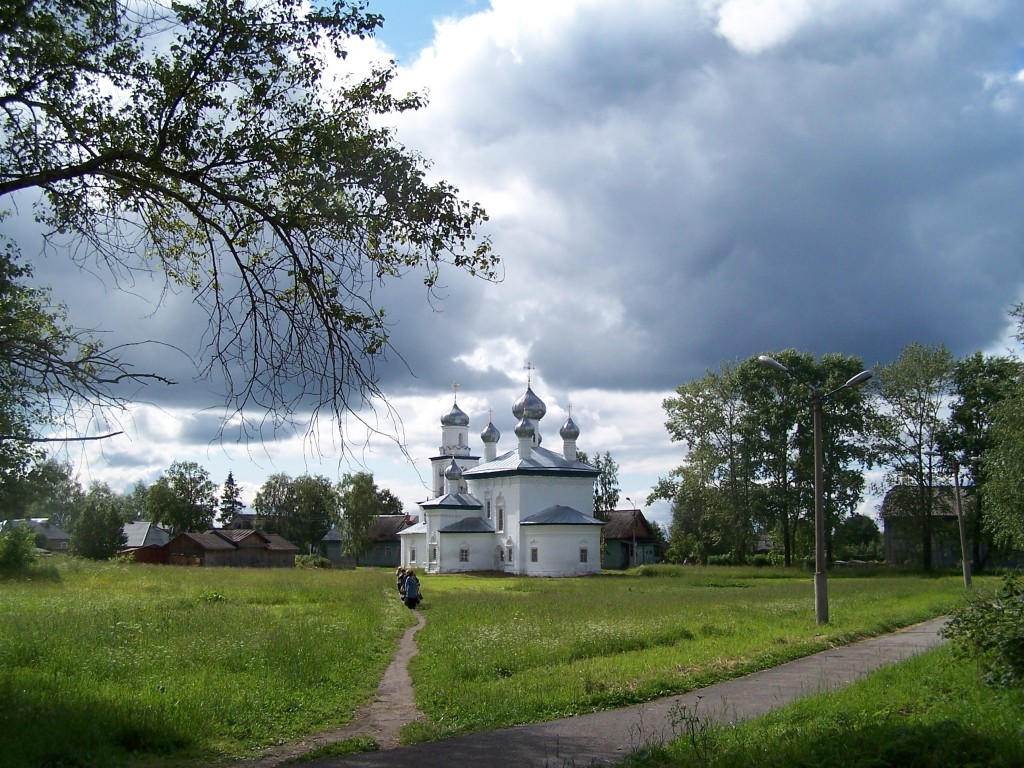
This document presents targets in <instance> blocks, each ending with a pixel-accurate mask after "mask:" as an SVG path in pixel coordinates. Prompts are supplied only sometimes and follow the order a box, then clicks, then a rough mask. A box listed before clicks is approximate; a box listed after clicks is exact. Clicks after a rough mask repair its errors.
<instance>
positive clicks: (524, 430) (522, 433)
mask: <svg viewBox="0 0 1024 768" xmlns="http://www.w3.org/2000/svg"><path fill="white" fill-rule="evenodd" d="M535 432H536V430H535V429H534V426H533V422H532V421H530V419H529V418H528V417H526V416H524V417H523V418H521V419H520V420H519V422H518V423H517V424H516V437H519V438H523V437H531V438H532V437H533V435H534V433H535Z"/></svg>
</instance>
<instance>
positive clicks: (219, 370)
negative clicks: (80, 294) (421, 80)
mask: <svg viewBox="0 0 1024 768" xmlns="http://www.w3.org/2000/svg"><path fill="white" fill-rule="evenodd" d="M381 22H382V19H381V17H380V16H379V15H376V14H372V13H368V12H366V10H365V3H362V2H355V1H353V2H348V1H347V0H335V1H334V2H330V3H315V4H313V5H312V6H311V5H310V4H309V3H307V2H305V0H267V2H249V1H248V0H198V1H197V2H188V3H178V2H175V3H148V4H147V3H143V4H138V3H132V2H129V0H108V1H107V2H94V1H93V0H35V1H34V2H19V3H14V4H8V5H7V6H6V7H5V9H4V10H3V11H0V39H2V41H3V55H2V56H0V203H5V204H4V205H2V206H0V208H2V209H4V210H7V211H10V210H13V209H14V208H13V205H12V203H13V202H15V196H17V198H16V202H17V203H18V209H19V210H26V209H31V210H32V211H33V213H34V217H35V219H36V221H37V222H39V225H40V228H41V229H42V230H43V231H45V232H49V233H51V237H50V238H49V240H48V242H49V243H50V245H51V246H53V248H54V250H55V252H57V253H61V254H68V258H69V259H73V258H77V257H81V259H82V260H83V262H86V263H82V264H81V266H83V267H86V268H90V269H91V268H95V267H98V268H99V269H100V270H104V269H105V270H107V271H108V273H109V274H111V275H112V276H113V277H114V278H115V279H117V280H121V279H125V278H127V279H129V280H130V279H131V275H132V274H133V272H134V271H135V270H144V271H146V272H149V273H152V272H153V271H154V268H155V269H157V270H159V271H161V272H162V273H163V274H164V275H165V276H166V279H167V280H168V281H169V288H171V289H172V290H177V289H179V288H181V289H185V290H187V291H190V292H191V294H192V298H193V301H194V303H195V304H196V305H197V306H199V307H200V308H202V309H204V310H205V311H206V312H207V314H208V317H209V330H208V333H207V334H206V336H205V340H204V343H205V354H204V357H203V358H202V360H201V361H200V369H201V372H202V374H203V375H206V376H213V375H214V374H219V376H220V378H222V379H223V381H224V386H225V389H226V392H225V396H226V400H227V405H228V408H229V409H233V410H234V411H235V412H237V413H240V414H242V415H243V416H244V415H246V413H247V412H248V411H251V410H254V409H255V410H257V411H260V413H259V417H260V418H264V417H265V413H266V409H270V410H271V412H272V413H273V414H275V415H276V416H277V418H279V419H286V418H289V415H290V414H295V413H302V414H309V413H312V414H313V416H312V418H313V419H316V418H317V414H319V413H320V411H321V410H325V409H326V410H328V411H330V412H332V414H334V415H342V414H344V413H345V412H347V411H348V410H349V409H351V408H355V407H358V406H361V405H363V404H365V403H366V402H367V401H369V400H370V399H371V397H372V396H380V395H382V393H381V392H380V390H379V388H378V386H377V379H376V374H375V368H374V361H375V360H376V359H378V358H379V356H380V355H382V354H384V353H385V352H386V351H387V350H388V348H389V342H388V332H387V324H386V318H385V308H384V307H382V306H378V305H377V303H376V301H375V298H374V297H375V296H376V295H378V294H379V292H378V291H375V290H374V289H375V288H376V287H377V286H378V285H380V284H381V283H383V282H385V281H387V280H390V279H393V278H399V277H401V276H404V275H406V274H408V273H413V274H416V275H417V276H418V277H420V278H421V279H422V280H423V282H424V284H425V286H426V288H427V289H428V290H430V289H431V288H432V287H433V286H434V285H435V282H436V281H437V279H438V278H439V276H440V273H441V271H442V269H444V268H446V266H451V267H454V268H456V269H459V270H465V271H467V272H469V273H471V274H474V275H478V276H481V277H483V278H486V279H496V278H497V277H498V271H497V270H498V265H497V259H496V257H495V256H494V254H493V253H492V251H491V246H490V243H489V241H488V240H487V239H486V238H482V239H481V238H480V233H479V228H480V226H481V224H482V223H483V222H484V221H485V219H486V214H485V212H484V210H483V209H482V208H481V207H480V206H479V205H477V204H475V203H470V202H468V201H466V200H464V199H462V198H461V197H460V195H459V192H458V190H457V189H455V188H454V187H452V186H451V185H450V184H448V183H446V182H444V181H436V182H435V181H428V180H427V167H428V165H427V162H426V161H425V160H424V159H423V158H422V157H420V156H419V155H417V154H416V153H414V152H411V151H408V150H406V149H405V148H403V147H402V146H401V145H399V144H398V143H397V141H396V140H395V138H394V135H393V132H392V131H390V130H389V129H387V128H384V127H381V124H382V122H383V120H384V118H385V117H386V116H387V115H389V114H394V113H399V112H403V111H406V110H415V109H418V108H420V107H421V106H422V105H423V103H424V102H423V99H422V98H420V97H419V96H417V95H414V94H410V95H404V96H395V95H393V94H392V93H391V87H392V81H393V79H394V77H395V67H394V64H391V65H385V66H381V67H379V68H377V69H375V70H373V71H372V72H370V73H369V74H367V75H365V76H363V77H360V78H354V77H350V78H348V79H334V74H333V73H335V72H337V71H338V67H337V64H338V63H339V62H341V61H342V60H343V59H344V58H345V55H346V47H347V45H348V44H349V42H350V41H351V39H352V38H353V37H365V36H367V35H372V34H373V32H374V30H375V29H376V28H377V27H378V26H379V25H380V24H381ZM8 215H9V214H8ZM16 245H17V244H15V247H13V248H8V249H7V250H6V251H5V252H4V254H3V255H2V256H0V264H2V265H3V266H4V267H5V268H6V269H7V270H8V274H9V273H10V269H11V268H12V266H13V265H14V264H15V263H16V262H17V261H18V254H17V249H16ZM68 245H71V246H72V247H71V248H67V249H66V248H65V246H68ZM75 246H78V247H75ZM15 276H16V277H18V275H15ZM0 294H2V292H0ZM76 338H77V337H72V338H71V339H69V341H70V342H72V344H73V343H74V342H75V341H76ZM57 342H58V343H57V345H56V346H55V347H45V346H44V347H41V348H40V349H39V350H36V352H37V353H39V357H38V359H40V360H42V361H43V363H44V364H46V365H47V366H50V364H53V365H52V366H50V367H46V368H44V369H40V370H45V371H46V375H45V376H44V378H43V379H41V381H43V385H44V393H45V394H44V400H45V398H46V397H49V398H50V400H49V401H48V404H49V405H50V406H53V407H54V409H55V411H57V412H59V410H60V408H61V405H60V403H59V401H60V400H61V399H62V398H67V399H71V400H76V399H78V398H84V399H90V398H97V397H98V399H99V400H100V401H101V402H104V398H107V397H109V396H111V395H113V396H114V398H115V401H116V395H117V392H118V391H119V390H118V385H119V384H121V383H123V381H124V378H125V377H130V378H135V379H136V380H144V379H145V374H139V373H137V372H135V371H133V370H132V369H131V367H130V364H129V363H128V362H126V361H125V359H124V357H123V356H124V355H126V354H127V350H126V349H125V348H119V349H116V350H112V351H108V352H103V351H102V350H101V349H100V348H99V347H97V346H91V347H90V346H86V347H85V348H83V349H82V350H79V351H77V352H76V351H72V352H70V354H69V353H68V350H67V349H64V348H62V347H61V338H60V337H58V340H57ZM5 352H6V351H5ZM13 359H16V357H15V356H14V355H11V354H10V353H6V360H8V361H10V360H13ZM30 359H36V358H30ZM89 359H93V360H95V361H96V362H97V363H98V364H99V368H97V369H95V370H99V371H100V373H101V376H100V380H99V382H98V383H99V384H100V385H101V386H100V387H99V388H98V389H97V388H94V386H93V385H94V384H95V383H97V382H93V381H90V380H89V379H88V378H86V379H81V378H77V376H79V375H80V374H81V373H82V372H83V371H84V370H85V368H84V367H82V366H76V365H75V363H77V362H78V361H82V360H89ZM51 371H63V372H65V373H66V374H67V376H68V378H67V379H66V380H65V381H64V382H61V381H60V380H59V379H54V378H52V377H50V372H51ZM105 372H109V374H110V375H107V373H105ZM47 377H49V378H47ZM64 384H67V385H68V388H67V389H65V388H64V386H63V385H64ZM121 391H123V390H121ZM303 418H305V416H303ZM245 423H246V424H247V425H250V424H251V422H248V421H247V422H245ZM14 426H18V425H14Z"/></svg>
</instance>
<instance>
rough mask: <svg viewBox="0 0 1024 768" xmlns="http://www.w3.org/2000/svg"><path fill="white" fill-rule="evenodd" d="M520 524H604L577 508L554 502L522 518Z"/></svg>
mask: <svg viewBox="0 0 1024 768" xmlns="http://www.w3.org/2000/svg"><path fill="white" fill-rule="evenodd" d="M520 525H604V523H602V522H601V521H600V520H598V519H597V518H596V517H591V516H590V515H586V514H584V513H583V512H580V511H579V510H578V509H573V508H572V507H567V506H565V505H563V504H556V505H555V506H553V507H548V508H547V509H545V510H543V511H541V512H538V513H537V514H535V515H530V516H529V517H527V518H524V519H523V521H522V522H521V523H520Z"/></svg>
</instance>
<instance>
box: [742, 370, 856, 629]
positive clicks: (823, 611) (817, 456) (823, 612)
mask: <svg viewBox="0 0 1024 768" xmlns="http://www.w3.org/2000/svg"><path fill="white" fill-rule="evenodd" d="M757 359H758V360H760V361H761V362H762V363H764V364H765V365H767V366H769V367H770V368H774V369H775V370H777V371H782V372H783V373H785V374H786V375H787V376H789V377H790V378H791V379H793V380H794V381H799V382H800V383H801V384H803V385H804V386H806V387H809V388H810V390H811V413H812V415H813V416H814V616H815V618H816V619H817V622H818V624H819V625H821V624H828V579H827V576H826V574H825V568H826V566H827V564H826V561H825V479H824V474H825V473H824V468H823V465H824V463H825V460H824V451H825V449H824V446H823V440H822V426H821V404H822V402H823V401H824V400H827V399H828V398H830V397H831V396H832V395H834V394H835V393H836V392H841V391H842V390H844V389H855V388H857V387H860V386H862V385H863V384H864V383H865V382H866V381H867V380H868V379H870V378H871V371H861V372H860V373H858V374H857V375H856V376H853V377H852V378H850V379H849V380H848V381H847V382H846V383H845V384H843V385H842V386H841V387H836V388H835V389H833V390H832V391H831V392H822V391H821V387H820V386H818V385H817V384H811V383H809V382H806V381H803V380H801V379H800V378H799V377H798V376H797V375H796V374H794V373H793V371H791V370H790V369H789V368H787V367H786V366H785V365H783V364H782V363H780V362H779V361H778V360H776V359H775V358H773V357H769V356H768V355H760V356H759V357H758V358H757Z"/></svg>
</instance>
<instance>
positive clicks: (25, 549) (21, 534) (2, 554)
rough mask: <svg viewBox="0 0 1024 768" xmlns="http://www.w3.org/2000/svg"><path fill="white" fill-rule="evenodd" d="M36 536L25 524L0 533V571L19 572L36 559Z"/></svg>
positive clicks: (5, 572)
mask: <svg viewBox="0 0 1024 768" xmlns="http://www.w3.org/2000/svg"><path fill="white" fill-rule="evenodd" d="M35 546H36V537H35V534H34V533H32V529H31V528H29V527H28V526H27V525H16V526H14V527H13V528H11V529H10V530H8V531H6V532H4V533H0V573H3V574H8V575H9V574H15V573H21V572H22V571H25V570H27V569H28V568H29V566H31V565H32V563H34V562H35V559H36V549H35Z"/></svg>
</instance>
